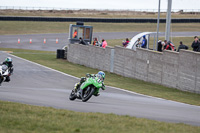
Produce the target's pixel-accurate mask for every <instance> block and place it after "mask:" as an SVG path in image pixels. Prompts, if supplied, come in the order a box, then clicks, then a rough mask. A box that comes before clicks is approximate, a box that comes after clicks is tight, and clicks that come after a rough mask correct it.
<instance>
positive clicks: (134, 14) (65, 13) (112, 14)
mask: <svg viewBox="0 0 200 133" xmlns="http://www.w3.org/2000/svg"><path fill="white" fill-rule="evenodd" d="M155 11H156V10H155ZM0 15H1V16H41V17H44V16H45V17H46V16H48V17H89V18H97V17H98V18H99V17H100V18H157V15H158V14H157V13H156V12H143V11H130V10H119V11H117V10H116V11H112V10H111V11H109V10H88V9H86V10H11V9H10V10H0ZM171 16H172V18H200V14H199V13H198V12H196V13H195V12H193V13H192V12H191V13H189V12H188V13H187V12H182V13H180V12H172V13H171ZM160 18H166V12H161V14H160Z"/></svg>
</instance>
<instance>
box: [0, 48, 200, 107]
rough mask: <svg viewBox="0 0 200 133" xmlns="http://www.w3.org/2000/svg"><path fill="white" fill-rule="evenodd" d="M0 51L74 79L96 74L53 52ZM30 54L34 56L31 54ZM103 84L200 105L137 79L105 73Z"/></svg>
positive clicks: (195, 98) (198, 99)
mask: <svg viewBox="0 0 200 133" xmlns="http://www.w3.org/2000/svg"><path fill="white" fill-rule="evenodd" d="M0 50H8V51H13V54H14V55H16V56H19V57H22V58H25V59H27V60H30V61H33V62H36V63H39V64H41V65H44V66H47V67H50V68H53V69H56V70H59V71H62V72H64V73H67V74H70V75H73V76H76V77H82V76H85V74H86V73H97V72H98V70H97V69H92V68H87V67H85V66H82V65H77V64H73V63H70V62H68V61H66V60H62V59H56V55H54V54H52V53H55V52H45V51H35V50H20V49H7V48H0ZM20 51H21V52H20ZM29 51H30V52H29ZM27 52H28V53H27ZM31 52H32V53H34V54H31ZM35 53H38V54H35ZM44 53H45V54H44ZM48 53H49V54H48ZM119 81H120V82H119ZM105 84H106V85H109V86H114V87H118V88H123V89H126V90H130V91H134V92H137V93H141V94H145V95H150V96H155V97H160V98H164V99H168V100H173V101H178V102H183V103H188V104H193V105H200V94H194V93H190V92H183V91H180V90H177V89H174V88H168V87H165V86H162V85H158V84H154V83H149V82H144V81H141V80H137V79H132V78H126V77H123V76H120V75H116V74H113V73H109V72H106V80H105Z"/></svg>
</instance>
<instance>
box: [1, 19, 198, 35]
mask: <svg viewBox="0 0 200 133" xmlns="http://www.w3.org/2000/svg"><path fill="white" fill-rule="evenodd" d="M69 24H75V22H31V21H0V25H1V26H0V35H11V34H13V35H15V34H41V33H45V34H46V33H68V32H69ZM85 25H91V26H93V32H144V31H150V32H156V26H157V25H156V24H155V23H85ZM185 25H187V26H185ZM171 27H172V31H173V32H184V31H187V32H189V31H199V29H200V25H199V24H196V23H187V24H185V23H179V24H172V25H171ZM164 31H165V24H163V23H162V24H160V32H164Z"/></svg>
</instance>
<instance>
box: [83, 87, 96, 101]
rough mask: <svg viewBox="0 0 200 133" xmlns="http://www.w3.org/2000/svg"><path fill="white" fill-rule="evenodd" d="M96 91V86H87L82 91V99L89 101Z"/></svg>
mask: <svg viewBox="0 0 200 133" xmlns="http://www.w3.org/2000/svg"><path fill="white" fill-rule="evenodd" d="M94 91H95V88H94V87H91V86H88V87H87V88H85V89H84V90H83V92H82V101H83V102H87V101H88V100H89V99H90V98H91V96H92V95H93V94H94Z"/></svg>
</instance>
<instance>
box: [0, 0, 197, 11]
mask: <svg viewBox="0 0 200 133" xmlns="http://www.w3.org/2000/svg"><path fill="white" fill-rule="evenodd" d="M158 1H159V0H0V6H23V7H24V6H25V7H56V8H57V7H60V8H70V9H74V8H77V9H82V8H83V9H158ZM167 1H168V0H161V9H167ZM172 9H196V10H197V9H199V10H200V0H172Z"/></svg>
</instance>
